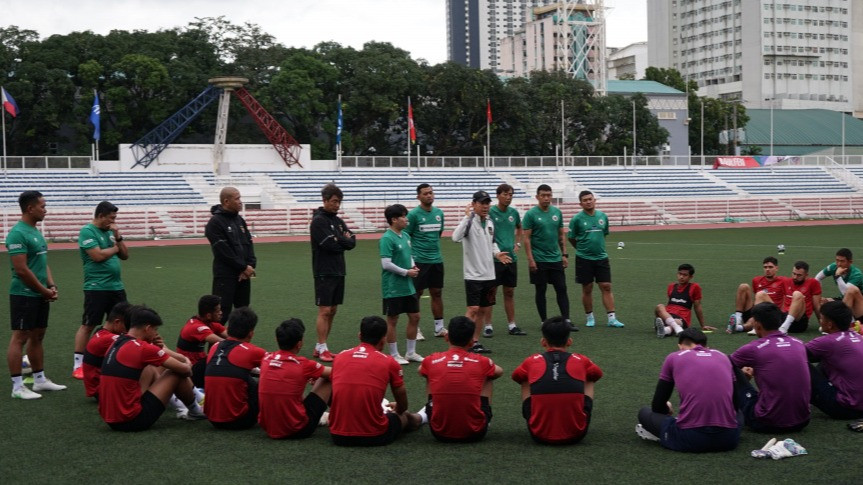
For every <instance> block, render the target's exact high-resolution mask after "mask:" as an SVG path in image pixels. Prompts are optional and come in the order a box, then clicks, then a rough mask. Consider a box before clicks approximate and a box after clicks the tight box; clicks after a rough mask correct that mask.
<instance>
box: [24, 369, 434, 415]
mask: <svg viewBox="0 0 863 485" xmlns="http://www.w3.org/2000/svg"><path fill="white" fill-rule="evenodd" d="M23 386H24V378H23V377H21V374H18V375H17V376H12V389H18V388H21V387H23ZM423 409H425V408H423Z"/></svg>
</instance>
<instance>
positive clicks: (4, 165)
mask: <svg viewBox="0 0 863 485" xmlns="http://www.w3.org/2000/svg"><path fill="white" fill-rule="evenodd" d="M0 117H2V118H3V176H4V177H5V176H6V110H5V109H4V110H2V112H0Z"/></svg>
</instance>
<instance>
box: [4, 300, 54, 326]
mask: <svg viewBox="0 0 863 485" xmlns="http://www.w3.org/2000/svg"><path fill="white" fill-rule="evenodd" d="M50 310H51V305H50V303H48V300H46V299H44V298H42V297H41V296H23V295H9V315H10V317H11V319H12V320H11V322H12V325H11V326H12V330H34V329H37V328H47V327H48V313H49V311H50Z"/></svg>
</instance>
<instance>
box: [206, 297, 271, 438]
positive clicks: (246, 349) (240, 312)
mask: <svg viewBox="0 0 863 485" xmlns="http://www.w3.org/2000/svg"><path fill="white" fill-rule="evenodd" d="M257 324H258V315H256V314H255V312H254V311H252V309H251V308H249V307H240V308H236V309H234V311H232V312H231V315H230V316H229V317H228V338H227V339H225V340H222V341H221V342H218V343H216V344H215V345H213V347H212V348H211V349H210V355H209V356H207V370H206V375H205V377H204V391H205V392H206V395H207V399H206V400H205V401H204V412H206V413H207V419H209V420H210V423H212V424H213V426H215V427H216V428H220V429H247V428H251V427H252V426H254V425H255V423H257V422H258V383H257V381H256V380H255V378H254V377H252V370H253V369H255V368H259V367H260V366H261V361H262V360H263V358H264V355H265V354H266V353H267V351H266V350H264V349H262V348H260V347H257V346H255V345H252V344H250V343H249V342H251V340H252V337H253V336H254V335H255V326H256V325H257Z"/></svg>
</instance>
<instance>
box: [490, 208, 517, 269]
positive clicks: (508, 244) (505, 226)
mask: <svg viewBox="0 0 863 485" xmlns="http://www.w3.org/2000/svg"><path fill="white" fill-rule="evenodd" d="M488 215H489V217H491V220H492V222H494V242H496V243H497V247H498V249H500V250H501V251H506V252H507V253H509V256H510V257H511V258H512V261H513V262H515V261H516V260H517V259H518V258H516V256H515V230H516V228H517V227H519V226H521V216H520V215H518V210H516V209H515V208H514V207H513V206H509V207H507V208H506V210H505V211H502V210H500V208H498V206H497V205H493V206H491V208H489V210H488Z"/></svg>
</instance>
